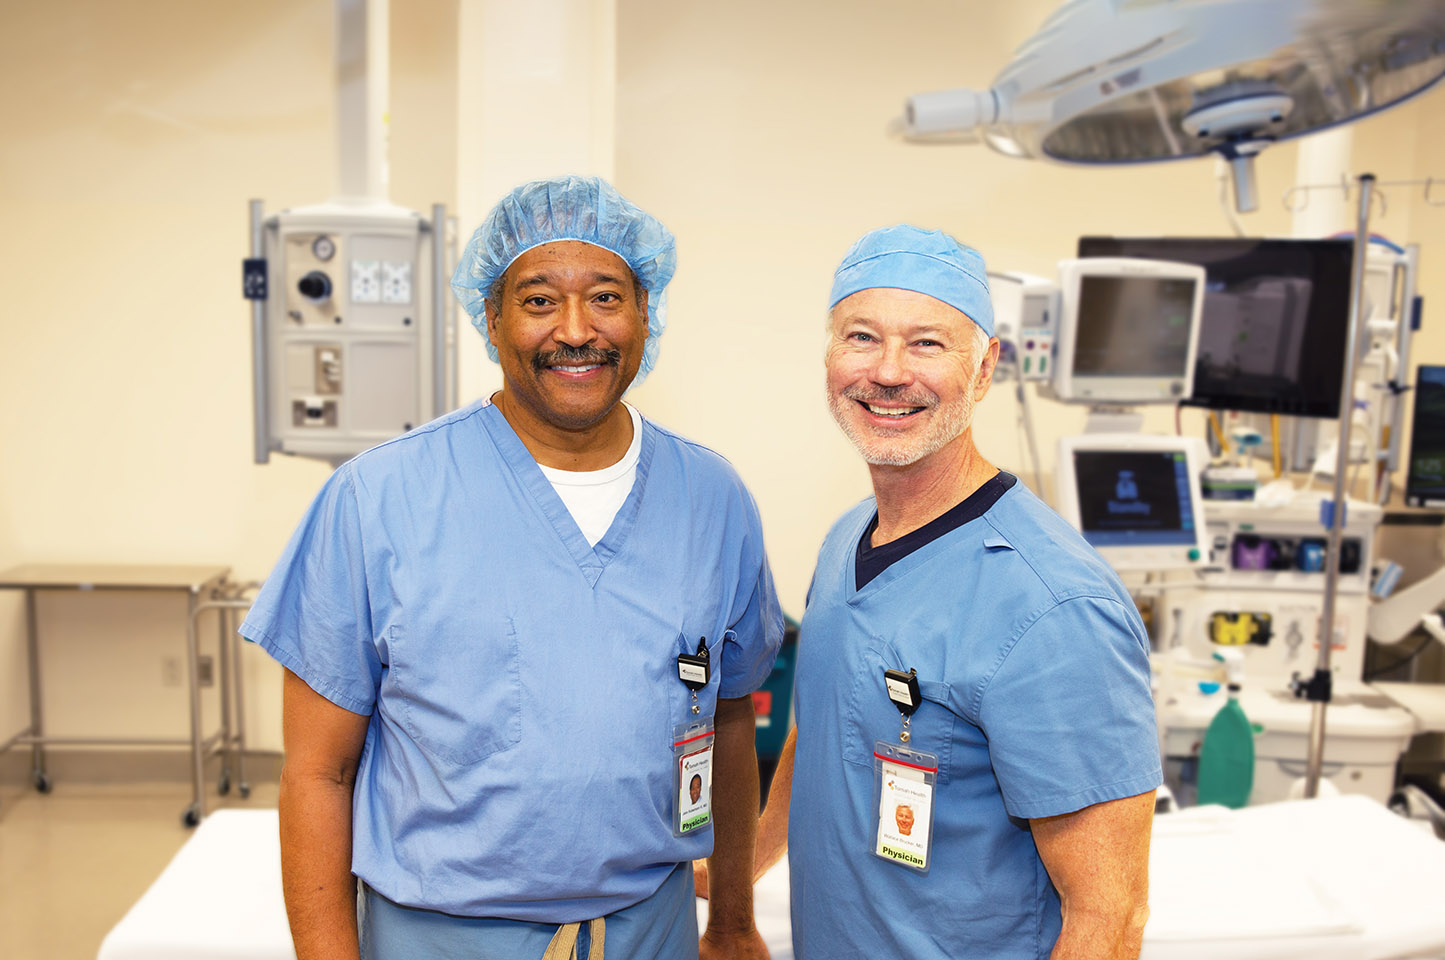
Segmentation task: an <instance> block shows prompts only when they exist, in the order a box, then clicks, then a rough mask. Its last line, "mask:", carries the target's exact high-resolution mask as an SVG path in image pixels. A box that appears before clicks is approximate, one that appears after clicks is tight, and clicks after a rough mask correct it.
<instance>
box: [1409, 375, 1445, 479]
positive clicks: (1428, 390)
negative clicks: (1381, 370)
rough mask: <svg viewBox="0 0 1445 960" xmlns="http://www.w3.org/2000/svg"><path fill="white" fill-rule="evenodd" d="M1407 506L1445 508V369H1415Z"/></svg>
mask: <svg viewBox="0 0 1445 960" xmlns="http://www.w3.org/2000/svg"><path fill="white" fill-rule="evenodd" d="M1405 502H1406V503H1408V504H1411V505H1413V506H1417V507H1425V506H1437V507H1438V506H1445V367H1440V366H1433V365H1427V364H1421V365H1420V366H1419V367H1417V368H1416V369H1415V420H1414V425H1413V427H1412V428H1411V430H1410V470H1409V474H1408V476H1407V479H1406V481H1405Z"/></svg>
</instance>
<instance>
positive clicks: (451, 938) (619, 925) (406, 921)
mask: <svg viewBox="0 0 1445 960" xmlns="http://www.w3.org/2000/svg"><path fill="white" fill-rule="evenodd" d="M361 890H362V893H361V896H360V897H359V898H358V903H357V908H358V909H357V926H358V928H359V932H360V935H361V960H541V957H542V954H543V953H544V952H546V950H547V944H549V943H550V942H551V941H552V936H553V934H555V933H556V932H557V924H555V923H530V922H527V921H525V920H503V919H500V918H497V917H456V916H452V915H451V914H448V913H438V912H436V911H434V910H419V909H417V908H415V907H404V906H402V905H401V904H397V903H392V902H391V901H390V900H388V899H386V898H385V897H383V896H382V895H381V894H379V893H377V892H376V891H374V890H372V889H371V888H370V887H369V886H367V885H366V884H365V883H363V884H361ZM590 953H591V940H590V937H589V936H588V933H587V924H585V923H584V924H582V929H581V932H580V934H579V936H578V941H577V957H578V960H587V958H588V955H589V954H590ZM606 953H607V956H608V957H610V958H616V960H697V901H696V899H695V897H694V894H693V889H692V864H691V863H681V864H678V866H677V869H675V870H673V871H672V873H671V874H669V875H668V877H667V879H666V880H664V881H663V882H662V886H661V887H659V888H658V889H657V892H656V893H654V894H653V895H652V896H650V897H648V898H647V899H646V900H643V901H642V902H640V903H636V904H633V905H632V906H630V907H627V908H626V909H623V910H618V911H617V912H616V913H613V914H609V915H608V916H607V946H606Z"/></svg>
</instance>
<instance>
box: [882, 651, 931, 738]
mask: <svg viewBox="0 0 1445 960" xmlns="http://www.w3.org/2000/svg"><path fill="white" fill-rule="evenodd" d="M883 686H884V688H885V689H887V691H888V699H889V700H892V701H893V705H894V706H895V707H897V708H898V712H899V713H900V714H901V715H902V717H903V729H902V731H900V732H899V734H898V739H899V741H900V742H902V743H907V742H908V741H909V739H910V738H911V737H912V734H911V733H909V730H908V721H909V718H910V717H912V716H913V711H915V710H917V709H918V706H919V704H921V703H923V694H922V693H920V692H919V690H918V671H917V670H914V669H913V668H912V667H909V668H908V672H907V673H904V672H903V671H902V670H884V671H883Z"/></svg>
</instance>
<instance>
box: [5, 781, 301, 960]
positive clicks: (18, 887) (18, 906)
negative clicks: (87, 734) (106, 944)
mask: <svg viewBox="0 0 1445 960" xmlns="http://www.w3.org/2000/svg"><path fill="white" fill-rule="evenodd" d="M212 789H213V790H214V784H212ZM189 803H190V787H189V786H188V785H185V784H180V783H150V784H124V785H121V784H105V785H96V784H86V783H65V782H60V783H57V784H56V785H55V789H54V790H53V792H51V793H50V794H48V795H41V794H38V793H36V792H35V791H33V790H30V789H27V788H23V787H21V786H18V785H4V786H0V958H3V960H95V955H96V951H97V950H98V949H99V948H100V941H101V940H102V939H103V938H104V937H105V935H106V933H108V932H109V931H110V928H111V927H113V926H114V925H115V924H116V922H117V921H118V920H120V918H121V917H122V916H123V915H124V914H125V912H126V910H128V909H129V908H130V906H131V904H133V903H135V901H136V900H138V899H139V898H140V896H141V894H142V893H144V892H145V890H146V888H147V887H148V886H150V884H151V882H152V881H153V880H155V878H156V877H157V876H159V875H160V872H161V870H162V869H163V868H164V867H165V865H166V864H167V863H168V862H169V861H170V859H171V857H172V856H174V855H175V853H176V851H177V850H179V849H180V847H181V844H183V843H185V841H186V838H187V837H188V836H189V835H190V832H191V831H190V830H188V829H186V828H185V827H184V826H182V825H181V813H182V811H183V810H184V809H185V808H186V806H187V805H188V804H189ZM208 803H209V804H210V805H211V809H217V808H219V807H223V806H239V807H274V806H275V805H276V784H274V783H253V784H252V791H251V796H250V798H249V799H247V800H242V799H240V797H238V796H237V793H236V791H235V790H232V791H231V795H230V796H229V797H224V798H221V797H216V796H215V795H214V792H213V793H212V795H211V798H210V799H209V800H208Z"/></svg>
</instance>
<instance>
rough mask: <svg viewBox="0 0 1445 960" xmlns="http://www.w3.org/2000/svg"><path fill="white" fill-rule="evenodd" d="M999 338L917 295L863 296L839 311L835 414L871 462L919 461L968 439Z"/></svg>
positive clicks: (832, 391) (832, 376) (834, 339)
mask: <svg viewBox="0 0 1445 960" xmlns="http://www.w3.org/2000/svg"><path fill="white" fill-rule="evenodd" d="M997 360H998V341H997V340H984V339H983V338H982V336H981V335H980V334H979V333H978V327H977V325H976V324H974V322H973V321H972V320H970V319H969V318H968V317H967V316H965V315H964V314H963V313H962V312H960V311H959V310H957V309H955V308H954V307H951V306H949V305H948V304H946V303H944V302H943V301H941V300H936V299H934V298H933V297H930V296H928V295H926V294H922V293H915V292H913V291H911V290H897V289H893V288H891V287H875V288H872V289H868V290H860V291H859V292H857V293H855V294H853V295H852V296H850V297H846V298H845V299H843V300H841V301H839V302H838V305H837V306H836V307H834V308H833V313H832V323H831V329H830V334H829V342H828V352H827V359H826V362H827V367H828V407H829V409H830V410H831V411H832V413H833V418H834V419H835V420H837V421H838V426H840V427H841V428H842V429H843V432H844V433H845V434H846V435H847V436H848V439H849V440H851V441H853V445H854V446H856V447H857V448H858V452H859V453H861V454H862V455H863V459H865V460H867V461H868V462H869V463H870V464H874V465H882V466H895V467H902V466H908V465H910V464H913V463H917V462H918V461H920V460H923V459H924V458H926V457H929V456H931V455H933V454H935V453H937V452H938V451H940V450H943V449H944V448H946V447H949V446H950V445H951V444H953V443H954V441H956V440H958V439H959V438H960V437H966V436H967V435H968V433H969V427H970V425H971V424H972V421H973V410H974V406H975V404H977V403H978V401H979V400H982V399H983V397H984V394H986V393H988V387H989V383H990V381H991V378H992V376H993V367H994V364H995V363H996V362H997Z"/></svg>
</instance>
